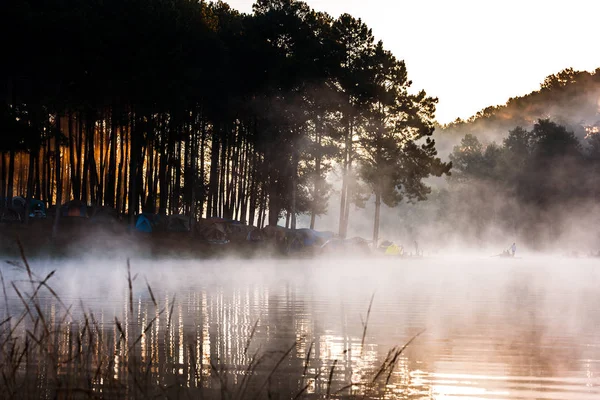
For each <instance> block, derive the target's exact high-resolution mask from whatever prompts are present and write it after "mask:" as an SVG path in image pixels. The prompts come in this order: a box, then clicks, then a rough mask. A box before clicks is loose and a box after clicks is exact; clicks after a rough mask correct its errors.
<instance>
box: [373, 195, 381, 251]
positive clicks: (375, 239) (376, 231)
mask: <svg viewBox="0 0 600 400" xmlns="http://www.w3.org/2000/svg"><path fill="white" fill-rule="evenodd" d="M380 213H381V190H380V189H379V188H378V189H377V191H376V192H375V221H374V223H373V248H374V249H376V248H377V245H378V244H379V215H380Z"/></svg>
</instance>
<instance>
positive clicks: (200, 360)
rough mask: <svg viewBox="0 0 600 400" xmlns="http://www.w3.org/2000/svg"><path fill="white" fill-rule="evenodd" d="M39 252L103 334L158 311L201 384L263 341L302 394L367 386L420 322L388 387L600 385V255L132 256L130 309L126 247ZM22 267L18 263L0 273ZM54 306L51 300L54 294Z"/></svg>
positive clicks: (506, 391)
mask: <svg viewBox="0 0 600 400" xmlns="http://www.w3.org/2000/svg"><path fill="white" fill-rule="evenodd" d="M32 264H33V265H34V268H35V269H36V270H37V272H38V273H39V274H40V275H41V274H43V273H44V272H46V271H49V270H50V269H57V275H56V276H55V277H53V278H52V279H53V287H54V288H55V290H56V291H57V292H58V293H59V294H60V295H61V297H62V300H63V301H64V302H65V303H67V304H74V305H75V308H77V305H78V304H83V305H84V307H85V309H86V310H88V311H92V312H93V313H94V314H95V316H96V317H97V318H98V320H99V321H100V323H101V325H102V327H103V328H104V329H105V330H106V334H107V335H111V334H112V335H116V334H117V332H116V330H115V327H114V317H115V316H116V317H117V318H119V320H121V321H123V322H124V326H126V328H127V334H128V335H133V336H138V335H140V334H141V333H142V331H143V330H144V328H143V327H146V326H148V324H149V322H150V321H151V320H152V319H153V318H155V317H156V318H157V319H156V320H155V323H154V324H153V325H152V327H151V329H149V330H148V331H147V332H146V333H144V334H143V337H142V340H141V341H140V346H141V352H142V355H143V357H144V358H149V359H152V360H153V361H154V362H155V364H156V365H158V366H159V367H157V368H155V369H154V370H153V371H152V373H153V374H155V375H156V379H157V381H161V379H168V377H169V376H173V375H176V376H178V377H179V378H178V382H179V384H181V385H184V386H185V385H187V386H189V385H190V384H192V385H194V384H197V382H193V383H192V381H194V378H193V373H192V371H194V370H199V371H202V374H205V375H206V376H210V373H211V372H210V371H211V368H216V369H219V370H221V371H225V372H224V373H225V374H226V375H227V376H228V377H229V379H231V381H232V382H236V381H237V380H239V379H242V378H241V377H242V376H243V375H244V374H245V373H246V369H247V368H248V365H249V363H250V362H251V360H252V357H254V356H255V355H257V356H258V355H260V354H268V355H270V357H268V358H267V359H265V361H264V363H263V365H262V366H261V368H263V369H264V373H265V374H266V373H268V371H270V370H272V369H273V366H274V365H275V364H276V362H277V361H278V360H280V359H283V361H282V363H281V365H279V366H278V369H277V371H278V372H277V373H276V374H274V376H273V379H277V381H278V382H279V387H284V388H287V391H286V389H283V390H282V392H281V393H282V394H281V398H286V397H287V396H288V395H290V394H293V393H297V392H298V390H299V389H300V388H302V387H304V386H307V390H306V394H310V393H325V392H326V390H330V392H331V393H334V392H336V391H338V390H340V389H342V388H343V387H345V386H347V385H350V384H351V383H353V384H355V386H354V387H352V389H344V390H345V391H342V392H340V393H341V394H344V393H350V392H349V391H350V390H354V393H360V390H361V386H360V384H361V383H367V382H371V381H372V379H373V377H374V376H375V375H376V373H377V371H378V370H379V368H380V367H381V366H382V364H383V363H384V362H385V359H386V356H387V355H388V352H389V351H390V349H392V348H394V346H402V345H404V344H405V343H406V342H407V341H409V340H410V339H411V338H413V337H414V336H415V335H417V334H419V332H422V331H423V330H424V332H423V333H422V334H421V335H420V336H418V337H417V338H416V339H415V340H414V341H413V342H412V343H411V344H410V345H409V346H408V347H407V349H406V350H405V351H404V352H403V353H402V355H401V356H400V358H399V359H398V363H397V366H396V368H395V369H394V371H393V372H392V374H391V375H390V376H389V381H388V384H387V385H384V386H383V388H384V392H382V396H385V397H387V398H406V399H598V398H600V387H599V385H600V378H599V377H598V374H600V329H599V328H600V265H599V264H598V261H597V260H592V259H560V258H539V257H524V258H522V259H511V260H502V259H497V258H487V257H471V258H442V257H439V258H424V259H419V260H409V261H407V260H401V261H397V260H389V259H376V260H366V259H365V260H361V259H339V260H338V259H329V260H285V261H281V260H279V261H273V260H269V261H250V262H247V261H238V260H227V261H222V260H215V261H202V262H190V261H163V262H148V261H141V260H140V261H136V260H132V262H131V271H132V275H133V274H137V277H136V278H135V280H134V282H133V303H134V313H133V317H131V316H130V314H129V313H128V308H129V305H128V301H129V300H128V299H129V295H128V289H127V278H126V277H127V269H126V265H125V262H124V261H114V260H113V261H100V260H94V261H88V262H68V263H62V264H49V263H47V262H33V263H32ZM17 275H18V274H17V273H16V272H14V271H8V272H5V279H7V280H11V279H18V277H17ZM146 280H147V282H148V284H149V285H150V286H151V287H152V291H153V294H154V296H155V297H156V300H157V302H158V307H156V306H155V305H154V303H153V301H152V299H151V296H150V294H149V292H148V289H147V287H146ZM371 298H373V302H372V307H371V311H370V314H368V309H369V304H370V301H371ZM80 300H81V303H80ZM9 301H10V303H11V304H16V303H15V301H16V297H14V298H13V297H11V298H10V300H9ZM45 306H46V307H49V308H52V307H56V304H55V300H53V299H52V298H51V297H48V298H47V302H46V304H45ZM79 308H81V306H79ZM162 308H165V309H166V310H167V312H165V313H163V314H160V313H159V310H160V309H162ZM171 309H172V310H173V312H172V316H171V319H172V322H171V323H170V324H169V321H168V314H169V311H170V310H171ZM365 324H366V332H365V330H364V325H365ZM363 334H364V344H362V341H363ZM294 343H295V344H294ZM288 350H290V352H289V354H288V355H287V356H286V357H284V354H285V352H286V351H288ZM309 353H310V357H309V362H308V364H306V358H307V354H309ZM142 361H145V360H142ZM194 364H195V365H194ZM211 364H212V365H213V366H212V367H211ZM305 367H306V368H307V371H306V374H304V368H305ZM332 367H334V368H332ZM258 370H259V371H260V370H261V369H260V368H259V369H258ZM331 371H333V373H332V372H331ZM330 374H331V382H332V384H331V387H330V388H329V389H327V388H326V386H327V385H328V381H329V378H330ZM303 375H305V376H306V377H305V378H303ZM387 378H388V377H387V376H386V377H384V380H385V379H387ZM203 384H204V385H210V384H211V383H210V379H207V380H206V382H204V383H203ZM286 393H287V394H286Z"/></svg>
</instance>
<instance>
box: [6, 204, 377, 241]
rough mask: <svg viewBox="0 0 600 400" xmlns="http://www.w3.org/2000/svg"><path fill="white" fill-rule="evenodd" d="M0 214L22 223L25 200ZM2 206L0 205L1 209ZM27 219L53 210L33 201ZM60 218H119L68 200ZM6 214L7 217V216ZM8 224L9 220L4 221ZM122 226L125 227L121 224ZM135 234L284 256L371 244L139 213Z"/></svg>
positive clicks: (302, 232)
mask: <svg viewBox="0 0 600 400" xmlns="http://www.w3.org/2000/svg"><path fill="white" fill-rule="evenodd" d="M4 204H6V205H7V206H6V207H3V210H4V211H3V212H2V213H1V214H0V217H3V216H6V215H7V214H8V215H10V216H11V220H13V221H14V220H22V218H23V217H24V213H25V210H26V204H27V200H26V199H24V198H23V197H21V196H16V197H14V198H12V199H11V201H10V202H9V201H7V200H6V199H5V201H4ZM1 205H2V204H0V207H1ZM29 210H30V217H39V218H45V217H46V215H47V214H53V213H55V212H56V209H55V208H54V209H51V210H47V208H46V205H45V203H44V202H42V201H40V200H37V199H32V200H31V203H30V207H29ZM59 210H60V211H59V212H60V214H61V217H66V218H86V219H89V220H90V222H93V223H104V224H113V225H116V224H120V222H121V217H120V214H119V213H118V212H117V210H115V209H113V208H111V207H105V206H104V207H90V206H88V205H86V204H85V203H84V202H81V201H78V200H71V201H69V202H66V203H64V204H62V205H61V207H60V208H59ZM7 211H8V213H7ZM7 220H8V219H7ZM122 225H123V226H125V224H122ZM133 229H134V230H135V231H137V232H139V233H143V234H152V233H158V232H190V233H192V231H193V234H194V236H195V237H197V238H198V239H200V240H203V241H206V242H208V243H210V244H215V245H225V244H228V243H231V242H233V243H242V242H246V243H270V244H272V245H274V246H276V247H278V248H279V249H281V250H283V251H284V252H286V253H293V252H302V251H305V250H311V251H315V250H319V251H332V252H343V251H346V250H356V249H357V248H359V249H365V250H366V249H368V248H369V244H370V242H369V241H367V240H365V239H362V238H359V237H355V238H351V239H341V238H339V237H337V235H335V234H334V233H333V232H330V231H317V230H314V229H308V228H301V229H288V228H284V227H281V226H277V225H269V226H266V227H264V228H262V229H260V228H257V227H254V226H251V225H246V224H243V223H241V222H239V221H235V220H231V219H225V218H217V217H215V218H208V219H201V220H200V221H196V220H194V219H193V218H190V217H189V216H186V215H168V216H161V215H157V214H150V213H142V214H139V215H138V216H137V217H136V219H135V227H134V228H133Z"/></svg>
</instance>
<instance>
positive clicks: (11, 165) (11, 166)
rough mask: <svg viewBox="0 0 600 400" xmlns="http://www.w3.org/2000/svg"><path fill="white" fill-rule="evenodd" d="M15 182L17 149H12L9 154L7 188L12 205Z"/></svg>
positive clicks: (7, 194)
mask: <svg viewBox="0 0 600 400" xmlns="http://www.w3.org/2000/svg"><path fill="white" fill-rule="evenodd" d="M14 184H15V151H14V150H11V151H10V153H9V156H8V185H7V189H6V198H7V201H8V204H9V205H12V198H13V197H14Z"/></svg>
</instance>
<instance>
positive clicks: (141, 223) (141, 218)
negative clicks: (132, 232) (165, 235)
mask: <svg viewBox="0 0 600 400" xmlns="http://www.w3.org/2000/svg"><path fill="white" fill-rule="evenodd" d="M153 220H154V218H153V215H152V214H140V215H138V217H137V220H136V222H135V229H136V230H137V231H138V232H145V233H152V231H153V230H154V223H153V222H152V221H153Z"/></svg>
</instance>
